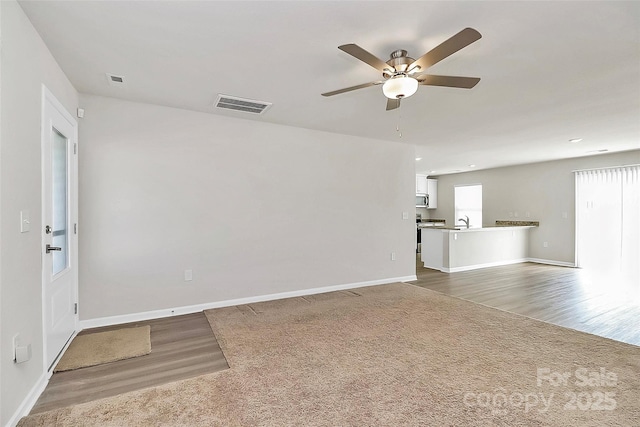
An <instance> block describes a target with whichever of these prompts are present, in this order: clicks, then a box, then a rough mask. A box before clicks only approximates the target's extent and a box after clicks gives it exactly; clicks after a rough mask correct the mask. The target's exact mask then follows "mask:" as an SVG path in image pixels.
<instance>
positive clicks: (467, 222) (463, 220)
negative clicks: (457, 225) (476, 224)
mask: <svg viewBox="0 0 640 427" xmlns="http://www.w3.org/2000/svg"><path fill="white" fill-rule="evenodd" d="M464 218H466V219H464ZM464 218H458V221H462V222H464V223H465V224H466V225H467V228H469V216H468V215H465V216H464Z"/></svg>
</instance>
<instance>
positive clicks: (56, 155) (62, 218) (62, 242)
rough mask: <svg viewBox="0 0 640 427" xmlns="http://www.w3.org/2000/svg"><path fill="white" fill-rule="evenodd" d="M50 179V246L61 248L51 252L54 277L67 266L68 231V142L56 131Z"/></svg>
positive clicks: (53, 139)
mask: <svg viewBox="0 0 640 427" xmlns="http://www.w3.org/2000/svg"><path fill="white" fill-rule="evenodd" d="M51 138H52V141H53V144H52V147H53V148H52V153H51V159H52V162H51V163H52V165H51V167H52V177H53V191H52V197H51V199H52V200H51V202H52V204H53V209H52V212H53V224H52V228H53V233H52V234H53V242H52V244H51V246H56V247H59V248H61V249H62V250H60V251H53V252H51V254H52V255H53V274H54V275H56V274H58V273H60V272H61V271H63V270H64V269H66V268H67V266H68V265H69V230H68V224H69V220H68V205H69V204H68V179H67V176H68V173H67V172H68V164H67V158H68V152H67V150H68V145H69V144H68V140H67V138H65V136H64V135H62V134H61V133H60V132H58V131H57V130H55V129H53V130H52V135H51Z"/></svg>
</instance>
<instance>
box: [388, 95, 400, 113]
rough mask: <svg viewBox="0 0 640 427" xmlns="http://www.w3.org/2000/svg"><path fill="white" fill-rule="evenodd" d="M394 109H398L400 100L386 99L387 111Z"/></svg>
mask: <svg viewBox="0 0 640 427" xmlns="http://www.w3.org/2000/svg"><path fill="white" fill-rule="evenodd" d="M396 108H400V100H399V99H391V98H387V111H389V110H395V109H396Z"/></svg>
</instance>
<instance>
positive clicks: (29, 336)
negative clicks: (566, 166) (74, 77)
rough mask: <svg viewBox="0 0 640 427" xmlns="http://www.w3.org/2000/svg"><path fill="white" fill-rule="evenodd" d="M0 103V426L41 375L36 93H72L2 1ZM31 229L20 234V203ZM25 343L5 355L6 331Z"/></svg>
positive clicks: (73, 100)
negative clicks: (27, 355)
mask: <svg viewBox="0 0 640 427" xmlns="http://www.w3.org/2000/svg"><path fill="white" fill-rule="evenodd" d="M0 10H1V11H2V12H1V26H0V28H1V29H0V31H1V36H0V39H1V40H2V53H1V55H2V56H1V58H0V63H1V64H2V65H1V66H2V75H1V77H0V78H1V84H0V88H1V89H0V91H1V93H2V100H1V105H0V111H1V115H2V117H1V119H0V121H1V123H2V128H1V131H0V140H1V141H2V143H1V145H0V200H1V205H0V234H1V236H2V240H1V241H0V252H1V253H2V257H1V262H0V285H1V287H0V294H1V297H0V304H1V310H0V315H1V319H0V325H1V326H0V330H1V337H0V339H1V341H2V343H1V344H2V345H1V350H0V370H1V371H2V382H1V385H0V411H1V414H0V424H1V425H5V424H6V423H7V422H8V421H9V420H10V419H11V417H12V416H13V415H14V413H15V412H16V410H17V409H18V407H19V405H20V403H21V402H22V401H23V400H24V399H25V397H26V396H27V395H28V394H29V392H30V390H31V389H32V388H33V387H34V386H35V385H36V384H37V383H38V381H39V380H40V379H41V378H42V375H43V349H42V315H41V310H42V298H41V296H42V284H41V245H40V243H41V241H40V239H41V234H40V230H41V214H42V210H41V199H40V198H41V168H40V164H41V159H40V157H41V155H40V144H41V141H40V120H41V108H42V105H41V96H42V84H43V83H44V84H45V85H46V86H47V87H48V88H49V89H50V90H51V91H52V92H53V94H54V95H55V96H56V97H57V98H58V100H59V101H60V102H62V104H63V105H64V106H65V107H66V108H67V110H68V111H70V112H74V111H75V109H76V108H77V103H78V98H77V93H76V91H75V89H74V88H73V86H72V85H71V83H69V81H68V79H67V78H66V77H65V75H64V73H63V72H62V71H61V70H60V68H59V67H58V65H57V63H56V62H55V60H54V59H53V57H52V56H51V54H50V53H49V51H48V50H47V48H46V46H45V44H44V43H43V41H42V40H41V39H40V36H39V35H38V33H37V32H36V31H35V29H34V28H33V26H32V25H31V23H30V22H29V20H28V19H27V17H26V16H25V15H24V13H23V12H22V9H21V8H20V6H19V5H18V4H17V3H15V2H14V1H1V2H0ZM23 209H28V210H29V211H30V214H31V231H30V232H28V233H20V210H23ZM18 333H19V334H20V336H21V339H22V343H23V344H28V343H30V344H31V345H32V349H33V357H32V359H31V360H30V361H29V362H26V363H23V364H20V365H16V364H14V363H13V361H12V342H11V341H12V337H13V336H14V335H15V334H18Z"/></svg>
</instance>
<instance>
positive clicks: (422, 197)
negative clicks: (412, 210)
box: [416, 194, 429, 208]
mask: <svg viewBox="0 0 640 427" xmlns="http://www.w3.org/2000/svg"><path fill="white" fill-rule="evenodd" d="M427 206H429V195H428V194H416V208H426V207H427Z"/></svg>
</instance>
